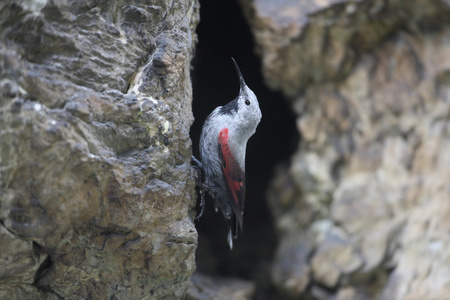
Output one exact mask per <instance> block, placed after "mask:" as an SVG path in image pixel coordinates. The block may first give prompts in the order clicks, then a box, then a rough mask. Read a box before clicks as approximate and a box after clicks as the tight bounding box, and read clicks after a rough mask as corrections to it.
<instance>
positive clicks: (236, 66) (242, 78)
mask: <svg viewBox="0 0 450 300" xmlns="http://www.w3.org/2000/svg"><path fill="white" fill-rule="evenodd" d="M231 59H232V60H233V63H234V67H235V68H236V72H237V73H238V76H239V84H240V85H241V91H242V90H243V89H244V86H246V85H247V84H246V83H245V80H244V77H243V76H242V73H241V70H239V67H238V65H237V63H236V61H235V60H234V58H231Z"/></svg>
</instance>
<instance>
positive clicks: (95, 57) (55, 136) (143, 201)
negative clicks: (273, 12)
mask: <svg viewBox="0 0 450 300" xmlns="http://www.w3.org/2000/svg"><path fill="white" fill-rule="evenodd" d="M0 20H1V21H0V38H1V43H0V99H1V100H0V151H1V152H0V241H1V250H0V298H2V299H6V298H8V299H57V298H59V297H62V298H65V299H81V298H86V299H87V298H89V299H97V298H98V299H100V298H101V299H103V298H108V299H109V298H114V299H155V298H163V297H168V298H181V297H182V295H183V294H184V292H185V291H186V289H187V287H188V283H189V279H190V276H191V274H192V272H193V271H194V269H195V262H194V254H195V249H196V245H197V233H196V230H195V228H194V224H193V221H192V207H193V205H194V203H195V191H194V185H195V183H194V179H193V176H192V175H193V173H192V170H191V167H190V157H191V141H190V138H189V127H190V125H191V124H192V121H193V117H192V112H191V100H192V90H191V82H190V61H191V59H192V55H193V50H194V46H195V41H196V36H195V33H194V30H195V27H196V25H197V23H198V20H199V12H198V3H197V1H182V2H179V1H175V2H173V1H163V0H161V1H154V2H152V4H151V5H150V4H144V3H141V1H69V2H64V1H63V2H60V1H56V2H53V1H37V0H36V1H3V2H2V3H0Z"/></svg>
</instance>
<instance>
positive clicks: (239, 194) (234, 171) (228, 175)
mask: <svg viewBox="0 0 450 300" xmlns="http://www.w3.org/2000/svg"><path fill="white" fill-rule="evenodd" d="M219 158H220V161H221V164H222V170H223V174H224V176H225V180H226V183H227V186H228V191H229V193H230V195H231V199H230V202H231V206H232V208H233V212H234V214H235V216H236V219H237V221H238V223H239V228H240V229H241V231H242V228H243V213H244V202H245V173H244V171H243V170H242V169H241V167H240V166H239V163H238V162H237V160H236V159H235V158H234V156H233V154H232V153H231V150H230V147H229V144H228V129H227V128H224V129H222V130H221V131H220V134H219Z"/></svg>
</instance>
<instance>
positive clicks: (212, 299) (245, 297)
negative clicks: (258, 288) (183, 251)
mask: <svg viewBox="0 0 450 300" xmlns="http://www.w3.org/2000/svg"><path fill="white" fill-rule="evenodd" d="M254 291H255V284H254V283H253V282H250V281H245V280H241V279H237V278H214V277H210V276H205V275H203V274H201V273H195V274H194V275H193V276H192V277H191V284H190V285H189V289H188V291H187V293H186V300H230V299H232V300H250V299H252V296H254Z"/></svg>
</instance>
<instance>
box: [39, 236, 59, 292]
mask: <svg viewBox="0 0 450 300" xmlns="http://www.w3.org/2000/svg"><path fill="white" fill-rule="evenodd" d="M32 243H33V248H32V249H33V254H34V255H35V256H37V257H39V256H41V255H47V257H46V258H45V259H44V261H43V262H42V263H41V265H40V266H39V268H38V269H37V271H36V273H35V274H34V280H33V283H32V285H33V286H35V287H36V288H37V289H39V290H41V291H44V292H46V293H51V294H54V295H56V296H57V297H58V298H59V299H64V297H62V296H61V295H59V294H58V293H56V292H55V291H54V290H53V289H52V288H51V287H50V286H49V285H44V284H41V283H40V281H41V279H42V278H43V277H44V276H45V274H46V273H47V272H48V271H49V270H50V269H51V268H52V267H53V261H52V258H51V256H50V255H49V254H48V253H47V251H46V250H45V249H44V248H43V247H42V246H41V245H39V244H38V243H37V242H35V241H33V242H32Z"/></svg>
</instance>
